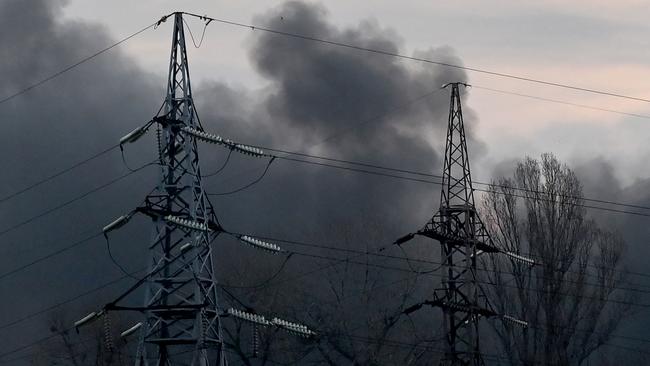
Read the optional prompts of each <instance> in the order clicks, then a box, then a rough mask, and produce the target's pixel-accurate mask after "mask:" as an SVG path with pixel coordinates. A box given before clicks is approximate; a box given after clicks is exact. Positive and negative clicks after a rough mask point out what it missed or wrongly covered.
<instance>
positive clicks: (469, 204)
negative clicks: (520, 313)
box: [395, 83, 534, 366]
mask: <svg viewBox="0 0 650 366" xmlns="http://www.w3.org/2000/svg"><path fill="white" fill-rule="evenodd" d="M461 85H462V86H467V85H466V84H464V83H449V84H446V85H445V86H443V88H446V87H451V101H450V104H449V122H448V126H447V141H446V147H445V161H444V167H443V173H442V191H441V193H440V209H439V210H438V212H436V213H435V214H434V216H433V218H431V220H429V222H428V223H427V224H426V225H425V227H424V228H423V229H421V230H419V231H417V232H416V233H412V234H408V235H406V236H404V237H403V238H400V239H398V240H397V241H396V242H395V243H396V244H398V245H401V244H402V243H404V242H406V241H408V240H410V239H412V238H413V237H414V235H416V234H417V235H422V236H426V237H429V238H432V239H435V240H438V241H439V242H440V247H441V261H442V263H443V265H442V267H441V268H442V271H443V279H442V283H441V287H439V288H437V289H436V290H435V291H434V294H433V299H432V300H427V301H424V302H421V303H419V304H416V305H414V306H411V307H410V308H408V309H406V310H405V312H406V313H410V312H412V311H415V310H417V309H419V308H421V307H422V306H423V305H430V306H435V307H440V308H442V310H443V323H444V324H443V325H444V330H445V334H446V336H445V341H446V349H445V355H444V357H443V359H442V360H441V361H440V364H441V365H453V366H456V365H471V366H477V365H484V361H483V358H482V357H481V352H480V347H479V319H480V318H481V317H486V318H487V317H499V318H501V319H503V320H505V321H507V322H509V323H512V324H515V325H518V326H524V327H525V326H527V323H526V322H525V321H522V320H518V319H515V318H513V317H511V316H508V315H502V314H498V313H496V312H495V311H494V310H493V309H492V307H491V306H490V304H489V302H488V299H487V297H486V296H485V293H484V292H483V290H482V289H481V287H480V286H479V281H478V279H477V257H479V256H480V255H484V254H487V253H502V254H505V255H507V256H509V257H510V258H511V259H512V260H517V261H522V262H525V263H527V264H530V265H534V262H533V261H532V260H530V259H528V258H524V257H522V256H520V255H518V254H516V253H511V252H507V251H504V250H501V249H499V248H497V247H495V246H494V244H493V243H492V240H491V239H490V236H489V234H488V232H487V230H486V228H485V225H484V224H483V222H482V221H481V219H480V217H479V215H478V213H477V211H476V206H475V204H474V190H473V188H472V175H471V172H470V167H469V156H468V153H467V139H466V137H465V126H464V122H463V112H462V108H461V100H460V91H459V87H460V86H461Z"/></svg>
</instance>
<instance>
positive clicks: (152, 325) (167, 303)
mask: <svg viewBox="0 0 650 366" xmlns="http://www.w3.org/2000/svg"><path fill="white" fill-rule="evenodd" d="M173 19H174V30H173V36H172V47H171V57H170V61H169V76H168V81H167V96H166V98H165V102H164V106H163V109H162V111H163V114H160V115H159V116H158V117H156V118H154V121H155V122H157V129H158V130H157V132H158V136H157V137H158V153H159V163H160V166H161V170H160V173H161V175H160V183H159V184H158V186H157V187H156V189H155V191H154V192H153V193H152V194H150V195H149V196H147V198H146V200H145V204H144V205H143V206H142V207H140V208H138V209H137V211H138V212H141V213H143V214H146V215H148V216H150V217H151V218H152V220H153V223H154V230H153V238H152V242H151V244H150V246H149V252H150V259H149V272H148V273H149V274H148V275H147V278H146V279H145V281H144V286H145V288H146V290H145V293H146V295H145V303H144V306H143V309H144V314H145V318H146V319H145V321H144V322H143V326H142V330H141V335H140V343H139V346H138V349H137V354H136V362H135V364H136V365H137V366H144V365H153V364H155V365H161V366H162V365H181V364H182V365H187V364H188V362H189V364H191V365H193V366H206V365H218V366H224V365H226V360H225V355H224V342H223V338H222V331H221V318H220V312H219V307H218V304H217V282H216V279H215V275H214V266H213V253H212V248H211V246H210V244H211V242H212V241H213V240H214V238H215V237H216V236H217V235H218V234H219V233H220V232H221V226H220V225H219V222H218V220H217V217H216V215H215V212H214V209H213V207H212V205H211V203H210V202H209V200H208V197H207V196H206V193H205V190H204V189H203V185H202V182H201V171H200V167H199V152H198V150H197V141H196V138H195V137H194V136H193V135H191V134H184V133H181V132H182V129H183V128H188V127H189V128H192V129H195V130H201V131H202V130H203V128H202V126H201V123H200V121H199V118H198V115H197V113H196V110H195V106H194V102H193V100H192V89H191V85H190V74H189V66H188V60H187V50H186V47H185V33H184V29H183V18H182V14H181V13H175V14H173Z"/></svg>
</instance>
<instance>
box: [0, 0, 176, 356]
mask: <svg viewBox="0 0 650 366" xmlns="http://www.w3.org/2000/svg"><path fill="white" fill-rule="evenodd" d="M63 5H64V2H62V1H50V0H30V1H20V0H15V1H14V0H9V1H3V2H1V3H0V19H1V21H0V24H1V25H0V44H2V47H0V80H2V82H0V95H2V97H4V96H6V95H9V94H11V93H13V92H15V91H17V90H21V89H23V88H25V87H26V86H28V85H30V84H32V83H34V82H37V81H39V80H41V79H42V78H44V77H46V76H48V75H51V74H53V73H55V72H57V71H59V70H60V69H62V68H63V67H65V66H67V65H70V64H72V63H74V62H76V61H78V60H79V59H81V58H83V57H85V56H87V55H89V54H92V53H94V52H96V51H97V50H98V49H99V48H101V47H103V46H105V45H108V44H110V43H112V42H114V41H113V40H112V39H111V37H110V36H109V35H108V34H107V32H106V31H105V30H104V29H103V28H102V27H100V26H98V25H93V24H87V23H83V22H70V21H62V20H61V16H62V15H61V7H62V6H63ZM158 79H159V77H156V78H154V77H152V75H149V74H148V73H146V72H144V71H143V70H142V69H141V68H140V67H138V66H137V65H136V64H135V62H134V60H133V59H131V58H130V57H127V56H126V55H124V54H123V53H122V52H120V51H119V50H118V49H113V50H111V51H110V52H108V53H106V54H104V55H102V56H100V57H97V58H95V59H93V60H92V61H90V62H87V63H85V64H83V65H81V66H79V67H77V68H75V69H74V70H73V71H71V72H68V73H65V74H63V75H62V76H60V77H58V78H56V79H55V80H52V81H51V82H49V83H46V84H43V85H42V86H40V87H38V88H35V89H33V90H31V91H29V92H27V93H25V94H23V95H21V96H18V97H16V98H14V99H11V100H10V101H8V102H6V103H4V104H2V105H0V123H1V124H2V134H1V135H0V149H1V150H0V152H1V155H2V157H3V174H2V179H1V180H0V196H2V197H5V196H7V195H9V194H11V193H13V192H15V191H17V190H19V189H21V188H23V187H25V186H27V185H30V184H32V183H34V182H36V181H38V180H40V179H41V178H43V177H45V176H47V175H50V174H53V173H55V172H56V171H58V170H59V169H61V168H64V167H67V166H70V165H71V164H72V163H74V162H78V161H80V160H82V159H84V158H86V157H88V156H90V155H92V154H94V153H96V152H99V151H101V150H103V149H105V148H106V147H108V146H111V145H114V144H115V143H116V142H117V141H118V140H119V138H120V136H121V135H123V134H124V132H125V131H129V130H131V129H133V128H134V127H136V126H138V125H140V124H142V123H143V122H144V121H146V120H147V119H149V118H151V116H152V115H153V114H154V113H155V110H156V109H157V107H158V106H159V105H160V103H161V97H162V88H161V87H162V86H163V85H164V80H158ZM148 150H149V149H139V151H140V152H145V151H148ZM143 155H144V156H143V157H138V158H136V159H135V160H140V161H144V160H145V159H149V156H153V155H152V154H146V153H143ZM133 163H134V164H135V162H133ZM125 172H126V170H125V169H124V167H123V166H122V163H121V160H120V156H119V154H118V153H117V152H116V151H113V152H112V153H111V154H108V155H106V156H103V157H102V158H100V159H97V160H96V161H94V162H93V163H92V164H88V165H86V166H84V167H82V168H80V169H77V170H75V171H74V172H72V173H71V174H68V175H65V176H62V177H60V178H57V179H55V180H53V181H51V182H50V183H48V184H46V185H43V186H41V187H39V188H37V189H34V190H32V191H30V192H28V193H26V194H23V195H20V196H17V197H15V198H13V199H11V200H8V201H5V202H2V203H1V206H0V231H2V232H4V231H5V230H6V229H8V228H11V227H12V226H14V225H16V224H18V223H20V222H23V221H24V220H26V219H28V218H30V217H33V216H34V215H37V214H39V213H42V212H45V211H46V210H48V209H50V208H52V207H54V206H56V205H59V204H62V203H64V202H66V201H68V200H70V199H72V198H73V197H75V196H78V195H80V194H81V193H83V192H86V191H88V190H90V189H93V188H95V187H97V186H100V185H101V184H104V183H106V182H108V181H109V180H111V179H113V178H114V177H117V176H119V175H121V174H124V173H125ZM149 172H153V171H152V170H150V171H149ZM154 176H155V175H150V177H151V178H150V179H144V178H146V177H147V173H146V172H145V173H144V174H138V175H134V176H130V177H127V178H125V179H124V180H123V181H120V182H118V183H116V184H114V185H112V186H110V187H108V188H107V189H105V190H102V191H100V192H98V193H97V194H94V195H91V196H89V197H87V198H85V199H83V200H81V201H79V202H76V203H73V204H71V205H69V206H68V207H66V208H64V209H62V210H58V211H56V212H54V213H53V214H51V215H47V216H44V217H42V218H38V219H35V220H33V221H32V222H30V223H29V224H27V225H24V226H21V227H19V228H17V229H15V230H11V231H8V232H6V233H3V234H2V236H0V253H1V254H0V268H1V269H0V273H3V274H4V273H6V272H8V271H10V270H13V269H14V268H17V267H19V266H21V265H23V264H26V263H29V262H30V261H31V260H33V259H35V258H38V257H41V256H43V255H46V254H49V253H52V252H54V251H55V250H57V249H59V248H63V247H65V246H66V245H69V244H71V243H72V242H74V241H76V240H78V239H81V238H82V237H84V236H86V235H88V234H89V233H90V232H93V233H94V232H98V231H99V229H100V228H101V225H102V224H103V223H105V222H107V221H109V220H111V217H115V216H116V215H119V214H121V213H122V212H124V211H128V210H130V209H131V208H132V207H133V206H135V205H137V203H138V202H140V200H141V199H142V196H143V195H144V194H145V193H146V192H147V191H148V189H147V186H150V184H151V179H153V177H154ZM140 179H142V180H140ZM147 236H148V235H147V233H146V232H145V235H142V236H141V237H142V238H146V237H147ZM133 239H134V241H133V242H131V243H128V242H127V243H124V244H122V245H119V246H118V247H117V248H116V252H118V254H119V256H120V257H122V256H123V255H124V253H125V251H126V250H128V248H129V245H132V246H133V247H136V246H141V243H139V242H138V241H137V239H138V237H137V236H136V237H133ZM120 244H121V243H120ZM138 252H143V251H142V250H138ZM106 258H107V257H106V251H105V245H104V243H103V241H102V240H100V239H98V240H94V241H92V242H90V243H88V244H86V245H82V246H79V247H78V248H76V249H74V250H72V251H68V252H66V253H64V254H62V255H59V256H56V257H53V258H52V259H50V260H48V261H46V262H42V263H40V264H38V265H34V266H32V267H30V268H29V269H28V270H25V271H22V272H20V273H17V274H14V275H10V276H7V277H5V278H2V279H1V280H0V293H1V294H2V297H3V299H4V301H2V304H0V324H6V323H8V322H10V321H12V320H15V319H18V318H20V317H21V316H23V315H26V314H29V313H32V312H35V311H38V310H41V309H43V308H45V307H47V306H50V305H53V304H55V303H57V302H60V301H62V300H65V299H68V298H70V297H71V296H72V295H76V294H79V293H81V292H83V291H84V290H86V289H89V288H92V287H94V286H96V285H99V284H100V283H102V282H104V281H107V280H108V279H110V278H113V277H115V276H116V275H117V274H118V273H119V272H118V271H116V270H115V268H114V267H113V266H112V265H111V264H110V263H109V262H108V261H107V259H106ZM143 263H144V262H141V263H138V265H139V266H141V265H143ZM122 285H125V283H122ZM116 289H117V288H115V287H113V288H112V289H111V290H113V291H115V290H116ZM105 300H107V298H103V300H100V301H105ZM88 301H93V302H97V301H98V299H97V298H90V299H89V298H85V299H81V301H79V302H77V303H73V304H72V305H71V306H69V307H68V308H69V309H70V310H69V311H70V312H71V314H70V316H77V315H78V313H77V314H75V313H76V312H80V310H79V307H78V306H77V305H78V304H84V302H85V303H88ZM95 306H96V305H95ZM45 323H46V319H45V316H40V317H36V318H34V319H32V320H29V321H25V322H23V323H20V324H17V325H15V326H12V327H10V328H6V329H3V330H0V332H2V335H0V338H1V339H3V342H2V352H4V351H6V350H9V349H12V348H13V347H14V346H19V345H23V344H26V343H28V342H31V341H32V340H34V339H36V338H38V337H39V336H43V335H46V334H48V332H47V330H46V329H47V328H46V324H45Z"/></svg>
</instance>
